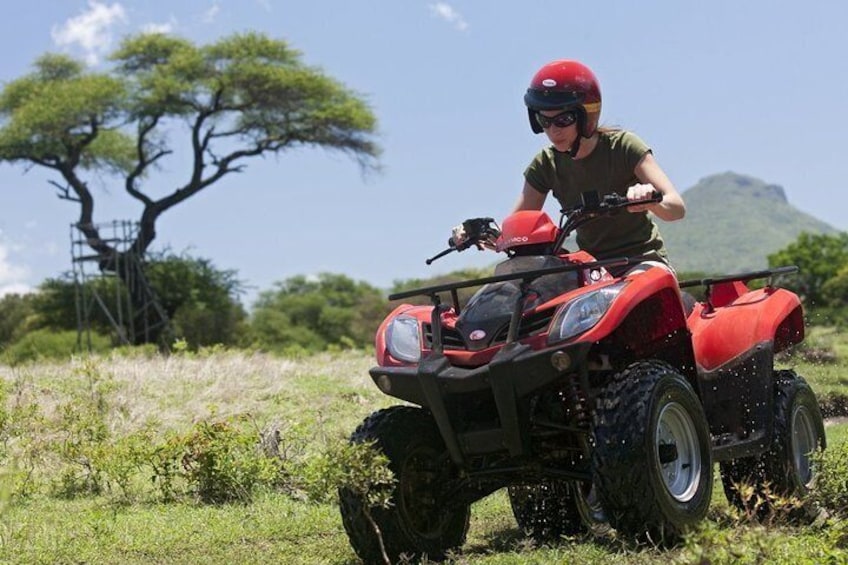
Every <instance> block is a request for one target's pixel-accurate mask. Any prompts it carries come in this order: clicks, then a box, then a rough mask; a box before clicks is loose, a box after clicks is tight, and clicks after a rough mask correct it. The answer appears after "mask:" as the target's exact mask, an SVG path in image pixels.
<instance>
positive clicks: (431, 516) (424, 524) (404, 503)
mask: <svg viewBox="0 0 848 565" xmlns="http://www.w3.org/2000/svg"><path fill="white" fill-rule="evenodd" d="M439 460H440V459H439V453H437V452H436V451H434V450H431V449H424V448H421V449H418V450H417V451H415V452H414V453H412V454H410V455H409V457H407V459H406V461H405V462H404V464H403V470H402V472H401V477H402V478H401V480H400V484H399V485H398V490H399V493H400V507H401V511H402V512H403V514H404V516H405V517H406V522H407V523H408V524H409V525H410V526H411V527H412V529H413V530H414V531H415V533H416V534H417V535H419V536H421V537H424V538H438V537H439V536H440V535H441V533H442V531H443V528H444V524H445V520H446V519H447V516H448V512H446V508H445V504H444V503H440V501H439V497H438V496H437V492H438V488H439V477H440V473H439V467H438V463H437V462H438V461H439Z"/></svg>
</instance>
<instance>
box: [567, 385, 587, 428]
mask: <svg viewBox="0 0 848 565" xmlns="http://www.w3.org/2000/svg"><path fill="white" fill-rule="evenodd" d="M575 377H576V375H575ZM564 392H565V394H566V397H567V398H566V402H567V403H568V408H569V412H570V413H571V420H572V422H573V423H574V425H576V426H577V427H579V428H582V429H586V430H588V429H589V424H590V421H591V416H590V414H589V406H588V399H587V398H586V394H585V392H584V389H583V387H581V386H580V383H579V382H578V379H577V378H570V379H567V380H566V389H565V391H564Z"/></svg>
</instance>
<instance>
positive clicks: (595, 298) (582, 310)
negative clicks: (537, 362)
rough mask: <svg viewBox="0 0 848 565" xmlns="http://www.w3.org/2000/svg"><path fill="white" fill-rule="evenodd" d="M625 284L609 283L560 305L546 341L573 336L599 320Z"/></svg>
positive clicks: (560, 339) (561, 339) (555, 340)
mask: <svg viewBox="0 0 848 565" xmlns="http://www.w3.org/2000/svg"><path fill="white" fill-rule="evenodd" d="M625 285H627V283H626V282H620V283H616V284H611V285H609V286H605V287H604V288H599V289H598V290H596V291H593V292H588V293H586V294H583V295H581V296H579V297H577V298H575V299H574V300H572V301H571V302H568V303H566V304H565V305H564V306H562V307H561V308H560V310H559V312H557V314H556V316H554V321H553V322H552V323H551V333H550V334H549V335H548V343H549V344H551V343H556V342H559V341H563V340H566V339H568V338H570V337H574V336H576V335H578V334H581V333H583V332H585V331H586V330H588V329H589V328H591V327H593V326H594V325H595V324H597V323H598V322H600V321H601V318H603V317H604V314H606V313H607V310H609V307H610V305H611V304H612V301H613V300H615V297H616V296H618V294H619V293H620V292H621V290H622V289H623V288H624V287H625Z"/></svg>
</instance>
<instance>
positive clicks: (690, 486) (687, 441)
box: [655, 402, 701, 502]
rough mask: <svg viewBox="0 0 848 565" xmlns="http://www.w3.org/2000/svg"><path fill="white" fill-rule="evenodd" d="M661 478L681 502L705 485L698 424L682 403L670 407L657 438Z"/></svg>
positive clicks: (663, 414)
mask: <svg viewBox="0 0 848 565" xmlns="http://www.w3.org/2000/svg"><path fill="white" fill-rule="evenodd" d="M655 455H656V457H657V461H658V463H659V472H660V477H661V478H662V481H663V484H665V487H666V489H667V490H668V492H669V494H671V496H672V497H674V499H675V500H677V501H678V502H687V501H689V500H691V499H692V497H694V496H695V493H697V491H698V487H699V486H700V482H701V450H700V445H699V442H698V435H697V433H696V431H695V423H694V422H693V421H692V418H691V417H690V416H689V413H688V412H687V411H686V410H685V409H684V408H683V406H682V405H681V404H678V403H676V402H672V403H669V404H666V405H665V406H664V407H663V409H662V411H661V412H660V415H659V419H658V424H657V432H656V437H655Z"/></svg>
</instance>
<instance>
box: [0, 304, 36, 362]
mask: <svg viewBox="0 0 848 565" xmlns="http://www.w3.org/2000/svg"><path fill="white" fill-rule="evenodd" d="M34 297H35V295H34V294H32V293H29V294H23V295H21V294H7V295H5V296H3V297H2V298H0V350H2V349H3V347H4V346H6V345H7V344H9V343H11V342H13V341H15V340H16V339H18V338H20V337H21V336H22V335H23V334H24V333H26V331H27V329H28V327H29V323H30V321H31V319H32V318H33V316H34V315H35V308H34V307H33V299H34Z"/></svg>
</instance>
